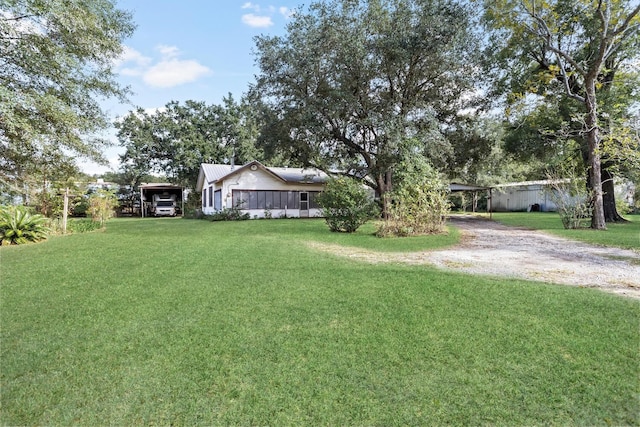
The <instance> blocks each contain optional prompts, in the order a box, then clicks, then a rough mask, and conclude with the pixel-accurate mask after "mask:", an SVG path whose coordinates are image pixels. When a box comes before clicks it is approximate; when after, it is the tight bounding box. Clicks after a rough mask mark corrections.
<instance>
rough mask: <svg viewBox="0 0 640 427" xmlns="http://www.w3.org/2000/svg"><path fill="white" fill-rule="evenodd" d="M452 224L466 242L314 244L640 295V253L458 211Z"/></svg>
mask: <svg viewBox="0 0 640 427" xmlns="http://www.w3.org/2000/svg"><path fill="white" fill-rule="evenodd" d="M451 224H452V225H453V226H455V227H458V228H459V229H461V230H462V234H463V237H462V243H461V244H460V245H457V246H455V247H452V248H448V249H443V250H436V251H426V252H412V253H379V252H372V251H367V250H362V249H357V248H345V247H340V246H337V245H336V246H333V245H322V244H317V243H314V244H313V245H312V246H314V247H315V248H317V249H320V250H324V251H327V252H332V253H337V254H339V255H343V256H347V257H349V258H353V259H360V260H363V261H367V262H374V263H379V262H402V263H408V264H430V265H434V266H436V267H439V268H444V269H449V270H455V271H460V272H465V273H471V274H483V275H491V276H504V277H515V278H521V279H528V280H536V281H541V282H549V283H558V284H564V285H572V286H584V287H592V288H598V289H602V290H603V291H607V292H613V293H616V294H619V295H624V296H627V297H631V298H638V299H640V252H636V251H633V250H625V249H617V248H607V247H601V246H593V245H589V244H586V243H580V242H576V241H572V240H567V239H563V238H561V237H556V236H552V235H549V234H546V233H543V232H540V231H533V230H528V229H523V228H518V227H508V226H505V225H502V224H499V223H497V222H494V221H489V220H486V219H483V218H479V217H473V216H455V215H454V216H452V217H451ZM638 238H640V236H638Z"/></svg>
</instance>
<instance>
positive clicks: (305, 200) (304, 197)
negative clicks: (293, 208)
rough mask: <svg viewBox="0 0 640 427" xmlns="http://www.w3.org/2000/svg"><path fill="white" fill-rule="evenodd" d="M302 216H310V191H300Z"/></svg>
mask: <svg viewBox="0 0 640 427" xmlns="http://www.w3.org/2000/svg"><path fill="white" fill-rule="evenodd" d="M300 218H309V193H307V192H306V191H301V192H300Z"/></svg>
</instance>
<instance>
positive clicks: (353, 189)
mask: <svg viewBox="0 0 640 427" xmlns="http://www.w3.org/2000/svg"><path fill="white" fill-rule="evenodd" d="M316 201H317V202H318V205H320V207H321V208H322V213H323V215H324V218H325V221H326V222H327V225H328V226H329V229H330V230H331V231H336V232H344V233H353V232H355V231H356V230H357V229H358V228H359V227H360V226H361V225H362V224H364V223H365V222H367V221H368V220H370V219H371V218H374V217H375V216H376V215H377V214H378V206H377V205H376V203H375V201H374V200H373V198H372V197H371V195H370V193H369V191H368V190H367V189H366V188H365V187H364V186H363V185H362V184H360V183H358V182H356V181H355V180H353V179H351V178H347V177H338V178H331V179H330V180H329V181H328V182H327V185H326V187H325V189H324V191H323V192H322V193H320V194H318V196H317V198H316Z"/></svg>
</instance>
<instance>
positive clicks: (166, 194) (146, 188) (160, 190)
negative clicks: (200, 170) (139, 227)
mask: <svg viewBox="0 0 640 427" xmlns="http://www.w3.org/2000/svg"><path fill="white" fill-rule="evenodd" d="M184 194H185V192H184V187H182V186H180V185H174V184H167V183H149V184H142V185H140V203H141V209H140V212H141V216H142V217H143V218H144V217H146V216H159V213H160V210H158V209H157V206H156V205H157V201H158V200H163V201H168V200H171V201H172V204H173V212H171V211H169V210H166V212H171V213H169V216H176V215H177V216H182V215H183V213H184ZM164 204H166V205H168V204H169V203H168V202H164ZM164 207H165V208H166V207H168V206H164Z"/></svg>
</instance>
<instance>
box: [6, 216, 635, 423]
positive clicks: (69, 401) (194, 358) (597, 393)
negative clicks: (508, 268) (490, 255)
mask: <svg viewBox="0 0 640 427" xmlns="http://www.w3.org/2000/svg"><path fill="white" fill-rule="evenodd" d="M334 239H337V240H334ZM374 239H375V238H374ZM306 240H315V241H323V242H332V243H340V244H350V245H352V246H363V247H369V248H374V249H378V250H381V249H383V246H377V247H376V246H375V245H379V243H377V241H380V239H376V243H369V242H368V240H367V235H366V233H365V234H363V235H362V236H358V235H356V236H352V239H350V238H349V236H345V235H335V234H332V233H329V232H328V231H326V228H325V226H324V224H323V223H322V221H313V220H309V221H303V220H297V221H296V220H277V221H250V222H243V223H210V222H205V221H188V220H179V219H178V220H174V219H149V220H133V219H127V220H117V221H112V222H110V223H109V225H108V229H107V231H106V232H98V233H91V234H86V235H72V236H68V237H60V238H52V239H51V240H50V241H48V242H46V243H42V244H37V245H29V246H22V247H8V248H2V249H1V250H0V257H1V258H0V261H1V266H2V268H1V271H0V274H1V276H0V279H1V282H0V283H1V284H2V286H1V288H0V291H1V294H0V297H1V299H0V304H1V305H0V316H1V318H0V320H1V325H2V329H1V342H2V349H1V352H2V353H1V356H2V365H1V380H2V409H1V412H0V415H1V418H0V420H1V422H2V424H4V425H26V424H58V425H60V424H62V425H68V424H82V425H104V424H116V425H131V424H165V425H166V424H199V425H203V424H204V425H210V424H225V425H227V424H233V425H237V424H246V425H258V424H259V425H309V424H311V425H318V424H325V425H326V424H329V425H385V426H387V425H443V424H454V425H479V424H492V425H494V424H501V425H539V424H556V425H577V424H581V425H605V424H613V425H638V424H640V420H639V418H638V412H639V410H640V407H639V403H638V392H639V391H640V386H639V383H638V377H639V374H640V370H639V367H638V348H639V346H640V334H639V332H638V324H639V321H640V304H638V302H637V301H634V300H628V299H624V298H621V297H618V296H614V295H609V294H605V293H600V292H598V291H595V290H591V289H580V288H572V287H561V286H552V285H544V284H535V283H531V282H523V281H513V280H497V279H487V278H478V277H473V276H467V275H460V274H450V273H446V272H442V271H437V270H433V269H430V268H426V267H410V266H398V265H384V264H383V265H375V266H372V265H369V264H363V263H355V262H350V261H349V260H345V259H341V258H338V257H333V256H331V255H329V254H323V253H318V252H313V251H311V250H309V249H308V248H307V246H306V245H305V244H304V242H305V241H306ZM398 240H400V239H398ZM385 241H386V240H385ZM365 242H366V243H365ZM390 242H391V243H389V245H390V246H391V249H392V250H399V248H400V246H402V245H404V244H407V243H404V242H402V243H395V241H390ZM429 244H430V243H429V242H427V241H425V242H424V245H426V246H428V245H429ZM367 245H372V246H367ZM394 245H397V246H394ZM410 245H418V244H417V243H413V242H412V243H410ZM403 250H404V249H403Z"/></svg>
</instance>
